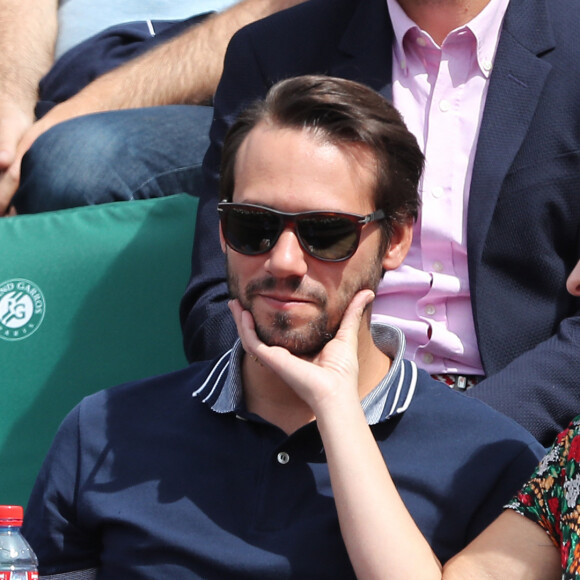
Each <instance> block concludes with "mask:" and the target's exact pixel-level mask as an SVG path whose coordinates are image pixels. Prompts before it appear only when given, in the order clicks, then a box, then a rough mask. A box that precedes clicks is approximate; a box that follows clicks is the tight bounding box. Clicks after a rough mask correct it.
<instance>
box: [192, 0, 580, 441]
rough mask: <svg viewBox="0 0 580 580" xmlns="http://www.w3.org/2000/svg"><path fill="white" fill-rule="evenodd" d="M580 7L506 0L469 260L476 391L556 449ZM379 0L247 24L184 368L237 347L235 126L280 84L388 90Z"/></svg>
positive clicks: (568, 379) (234, 67)
mask: <svg viewBox="0 0 580 580" xmlns="http://www.w3.org/2000/svg"><path fill="white" fill-rule="evenodd" d="M579 30H580V1H579V0H511V1H510V3H509V6H508V8H507V12H506V15H505V19H504V21H503V26H502V31H501V35H500V40H499V44H498V48H497V53H496V57H495V62H494V67H493V71H492V73H491V78H490V81H489V88H488V93H487V99H486V104H485V109H484V113H483V118H482V123H481V128H480V131H479V137H478V141H477V152H476V156H475V161H474V167H473V175H472V180H471V189H470V198H469V207H468V217H467V220H468V221H467V252H468V268H469V283H470V290H471V304H472V310H473V317H474V324H475V332H476V336H477V341H478V346H479V351H480V357H481V362H482V365H483V369H484V371H485V375H486V378H485V379H484V380H482V381H481V382H480V383H479V384H477V385H476V386H475V387H474V388H472V389H470V390H469V391H468V392H467V393H468V395H470V396H473V397H476V398H479V399H481V400H483V401H485V402H487V403H488V404H490V405H491V406H492V407H495V408H496V409H498V410H500V411H502V412H504V413H505V414H507V415H509V416H511V417H513V418H514V419H515V420H516V421H518V422H519V423H521V424H522V425H524V426H525V427H526V428H527V429H529V430H530V431H531V432H532V434H533V435H535V436H536V437H537V438H538V439H539V440H540V441H541V442H542V443H544V444H546V445H547V444H548V443H550V442H551V440H552V439H553V437H554V435H555V434H556V433H557V432H558V431H559V430H560V429H563V428H564V427H565V426H566V424H567V423H568V422H569V420H570V419H571V418H572V417H573V416H574V415H575V414H577V413H578V412H579V410H580V384H578V383H580V380H579V379H578V378H577V377H579V376H580V348H579V347H580V316H579V312H578V311H579V309H580V302H579V301H578V298H573V297H571V296H569V295H567V293H566V291H565V281H566V277H567V275H568V273H569V272H570V271H571V270H572V268H573V266H574V264H575V263H576V261H577V259H578V256H579V255H580V248H579V229H580V59H578V31H579ZM392 42H393V30H392V27H391V23H390V19H389V13H388V9H387V5H386V1H385V0H310V1H309V2H307V3H306V4H304V5H301V6H298V7H296V8H293V9H290V10H288V11H285V12H282V13H279V14H277V15H274V16H273V17H270V18H268V19H265V20H263V21H260V22H258V23H256V24H254V25H251V26H249V27H247V28H245V29H242V30H241V31H240V32H239V33H238V35H237V36H236V37H234V39H233V40H232V42H231V44H230V47H229V50H228V54H227V57H226V62H225V68H224V74H223V77H222V80H221V83H220V86H219V89H218V92H217V95H216V98H215V103H214V104H215V113H214V120H213V124H212V129H211V146H210V149H209V151H208V153H207V155H206V158H205V161H204V165H205V176H206V189H205V191H204V192H203V195H202V199H201V206H200V211H199V213H198V218H199V219H198V224H197V230H196V240H195V246H194V254H193V261H192V272H193V273H192V277H191V280H190V283H189V286H188V288H187V291H186V294H185V296H184V298H183V301H182V305H181V318H182V326H183V329H184V342H185V348H186V352H187V354H188V357H189V359H190V360H196V359H202V358H209V357H210V356H214V355H215V354H216V353H217V352H219V351H223V350H225V349H226V348H227V347H229V346H231V344H232V343H233V340H234V337H235V326H234V324H233V320H232V319H231V317H230V313H229V311H228V309H227V307H226V302H227V298H228V293H227V286H226V280H225V265H224V262H223V260H222V259H221V257H219V256H220V247H219V240H218V227H217V223H218V220H217V212H216V204H217V201H218V200H217V179H218V172H219V159H220V151H221V144H222V142H223V138H224V135H225V132H226V130H227V128H228V127H229V126H230V124H231V123H232V120H233V119H234V118H235V116H236V114H237V113H238V111H239V110H240V109H241V108H242V107H243V106H244V105H247V104H248V102H250V101H252V100H254V99H255V98H257V97H260V96H263V95H264V94H265V93H266V91H267V90H268V88H269V87H270V86H271V85H272V84H273V83H275V82H276V81H277V80H280V79H282V78H286V77H290V76H296V75H301V74H308V73H323V74H329V75H332V76H339V77H344V78H348V79H352V80H356V81H359V82H363V83H365V84H367V85H369V86H371V87H372V88H374V89H375V90H377V91H379V92H380V93H382V94H383V95H385V96H387V97H389V96H390V95H391V70H392Z"/></svg>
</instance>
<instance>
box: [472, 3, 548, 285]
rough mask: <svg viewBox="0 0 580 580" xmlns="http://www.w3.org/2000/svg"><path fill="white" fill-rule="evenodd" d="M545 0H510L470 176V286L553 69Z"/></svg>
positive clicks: (474, 282)
mask: <svg viewBox="0 0 580 580" xmlns="http://www.w3.org/2000/svg"><path fill="white" fill-rule="evenodd" d="M546 1H549V0H533V1H530V0H511V2H510V4H509V6H508V10H507V12H506V16H505V20H504V24H503V28H502V33H501V36H500V41H499V45H498V50H497V54H496V58H495V63H494V68H493V72H492V75H491V79H490V85H489V91H488V94H487V100H486V105H485V110H484V114H483V119H482V123H481V129H480V133H479V139H478V143H477V151H476V155H475V161H474V168H473V176H472V180H471V190H470V198H469V208H468V225H467V247H468V256H469V270H470V284H471V287H472V288H475V287H476V281H475V276H476V270H477V265H478V264H479V263H480V261H481V256H482V253H483V246H484V243H485V239H486V236H487V231H488V229H489V225H490V223H491V219H492V215H493V211H494V209H495V206H496V203H497V198H498V196H499V193H500V190H501V187H502V184H503V181H504V179H505V177H506V175H507V173H508V171H509V168H510V166H511V165H512V163H513V160H514V158H515V156H516V154H517V152H518V150H519V149H520V146H521V144H522V141H523V139H524V137H525V135H526V133H527V131H528V128H529V125H530V123H531V120H532V118H533V116H534V113H535V111H536V107H537V104H538V100H539V97H540V94H541V92H542V88H543V87H544V84H545V82H546V78H547V76H548V73H549V72H550V70H551V65H550V64H549V63H547V62H546V61H543V60H542V59H541V54H542V53H545V52H546V51H549V50H551V49H553V47H554V45H555V41H554V36H553V33H552V27H551V24H550V22H549V17H548V12H547V7H546V4H545V2H546Z"/></svg>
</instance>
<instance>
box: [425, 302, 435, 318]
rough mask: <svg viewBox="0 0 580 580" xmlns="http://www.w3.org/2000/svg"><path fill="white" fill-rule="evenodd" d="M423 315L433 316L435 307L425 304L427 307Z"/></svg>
mask: <svg viewBox="0 0 580 580" xmlns="http://www.w3.org/2000/svg"><path fill="white" fill-rule="evenodd" d="M425 313H426V314H428V315H429V316H433V314H435V306H433V304H427V306H425Z"/></svg>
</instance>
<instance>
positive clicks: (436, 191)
mask: <svg viewBox="0 0 580 580" xmlns="http://www.w3.org/2000/svg"><path fill="white" fill-rule="evenodd" d="M431 195H432V196H433V197H434V198H435V199H439V198H440V197H441V196H442V195H443V188H442V187H441V186H440V185H436V186H435V187H434V188H433V189H432V190H431Z"/></svg>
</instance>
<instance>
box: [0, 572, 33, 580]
mask: <svg viewBox="0 0 580 580" xmlns="http://www.w3.org/2000/svg"><path fill="white" fill-rule="evenodd" d="M24 574H26V576H24V575H23V573H22V572H11V571H4V570H0V580H13V579H14V578H16V577H18V578H26V580H38V572H24Z"/></svg>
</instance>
